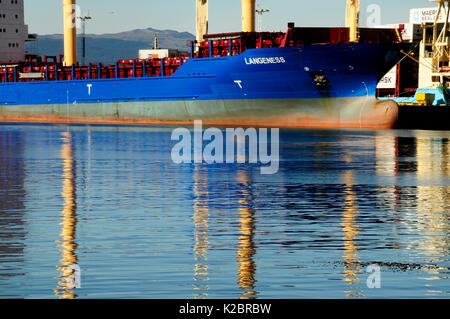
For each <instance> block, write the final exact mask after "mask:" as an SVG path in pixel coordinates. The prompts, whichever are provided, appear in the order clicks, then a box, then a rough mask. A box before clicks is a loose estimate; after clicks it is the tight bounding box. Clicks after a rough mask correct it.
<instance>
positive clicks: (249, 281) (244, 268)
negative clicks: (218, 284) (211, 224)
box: [237, 170, 258, 299]
mask: <svg viewBox="0 0 450 319" xmlns="http://www.w3.org/2000/svg"><path fill="white" fill-rule="evenodd" d="M237 179H238V182H239V224H240V229H239V231H240V236H239V243H238V249H237V262H238V263H239V268H238V280H237V283H238V285H239V288H240V289H242V290H243V292H242V294H241V297H240V299H252V298H255V296H256V295H257V294H258V292H257V291H255V285H256V278H255V272H256V263H255V261H254V256H255V254H256V248H255V243H254V235H255V234H254V232H255V218H254V214H255V212H254V210H253V207H252V204H253V195H252V190H251V184H250V176H249V172H248V171H245V170H239V171H238V177H237Z"/></svg>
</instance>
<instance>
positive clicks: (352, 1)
mask: <svg viewBox="0 0 450 319" xmlns="http://www.w3.org/2000/svg"><path fill="white" fill-rule="evenodd" d="M360 8H361V4H360V0H347V14H346V16H345V26H346V27H347V28H350V42H358V41H359V32H358V28H359V12H360Z"/></svg>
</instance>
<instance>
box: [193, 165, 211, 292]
mask: <svg viewBox="0 0 450 319" xmlns="http://www.w3.org/2000/svg"><path fill="white" fill-rule="evenodd" d="M194 196H195V199H194V217H193V220H194V236H195V245H194V255H195V262H196V264H195V275H194V281H195V283H194V291H195V298H205V297H207V296H208V290H209V286H208V284H207V282H208V281H209V277H208V248H209V235H208V217H209V208H208V204H209V203H208V180H207V170H206V168H205V167H204V166H201V165H196V166H195V167H194Z"/></svg>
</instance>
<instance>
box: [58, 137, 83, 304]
mask: <svg viewBox="0 0 450 319" xmlns="http://www.w3.org/2000/svg"><path fill="white" fill-rule="evenodd" d="M61 139H62V141H63V145H62V150H61V157H62V159H63V161H64V170H63V190H62V193H61V195H62V196H63V199H64V207H63V210H62V211H61V215H62V221H61V223H60V225H62V228H61V234H60V236H61V239H60V240H59V241H58V243H59V245H58V247H60V249H61V254H62V258H61V259H60V260H59V262H60V265H58V266H57V267H56V268H57V270H58V271H60V272H61V275H60V276H59V281H58V286H57V288H56V289H55V290H54V292H55V295H56V296H58V297H59V298H60V299H74V298H76V297H77V295H76V294H75V292H74V290H73V289H74V287H75V286H76V283H75V275H76V274H75V271H76V270H75V268H77V267H78V266H77V263H78V257H77V254H76V252H75V250H76V248H77V244H76V242H75V237H76V224H77V218H76V209H77V205H76V200H75V198H76V188H75V160H74V159H73V144H72V133H70V132H64V133H62V138H61Z"/></svg>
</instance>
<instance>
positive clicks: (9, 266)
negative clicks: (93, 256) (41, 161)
mask: <svg viewBox="0 0 450 319" xmlns="http://www.w3.org/2000/svg"><path fill="white" fill-rule="evenodd" d="M24 166H25V165H24V162H23V136H22V133H21V132H17V131H15V132H8V131H0V264H1V265H2V266H1V267H0V278H6V277H11V276H20V275H22V273H21V272H20V271H19V272H18V269H20V268H21V267H20V266H18V267H16V266H15V264H16V263H23V261H24V258H23V255H24V247H25V244H24V240H25V236H26V232H25V229H24V224H25V222H24V209H25V205H24V198H25V190H24V169H25V167H24ZM11 225H14V227H11ZM0 295H8V296H9V297H11V294H10V293H9V292H8V291H2V292H0Z"/></svg>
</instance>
